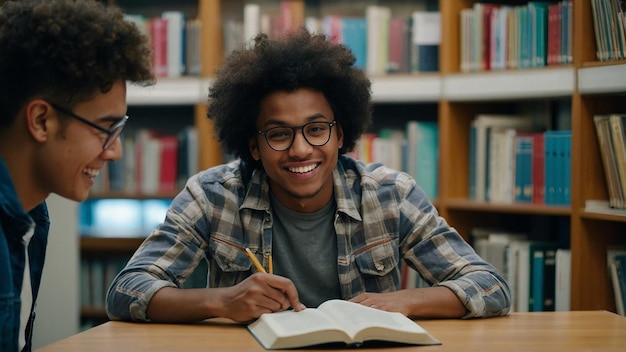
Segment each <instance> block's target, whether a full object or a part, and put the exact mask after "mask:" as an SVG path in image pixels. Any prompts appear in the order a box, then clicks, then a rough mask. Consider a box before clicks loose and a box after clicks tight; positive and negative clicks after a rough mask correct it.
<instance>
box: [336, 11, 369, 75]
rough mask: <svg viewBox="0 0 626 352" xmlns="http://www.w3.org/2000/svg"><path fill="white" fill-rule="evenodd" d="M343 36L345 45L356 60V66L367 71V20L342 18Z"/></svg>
mask: <svg viewBox="0 0 626 352" xmlns="http://www.w3.org/2000/svg"><path fill="white" fill-rule="evenodd" d="M341 35H342V39H343V44H344V45H346V46H347V47H348V48H350V50H351V51H352V54H353V55H354V57H355V58H356V62H355V63H354V65H355V66H356V67H358V68H360V69H362V70H365V67H366V66H365V65H366V58H367V24H366V21H365V18H360V17H342V18H341Z"/></svg>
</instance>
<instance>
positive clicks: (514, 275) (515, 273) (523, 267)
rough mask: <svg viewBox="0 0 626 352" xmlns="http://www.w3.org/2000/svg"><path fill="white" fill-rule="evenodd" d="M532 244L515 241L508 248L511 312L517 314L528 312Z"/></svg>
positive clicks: (508, 281)
mask: <svg viewBox="0 0 626 352" xmlns="http://www.w3.org/2000/svg"><path fill="white" fill-rule="evenodd" d="M529 245H530V242H529V241H527V240H514V241H512V242H511V243H510V244H509V247H508V248H507V268H508V270H507V276H506V281H507V283H508V284H509V290H510V291H511V310H512V311H516V312H527V311H528V299H529V295H528V291H529V280H530V267H529V262H528V255H529V249H528V247H529Z"/></svg>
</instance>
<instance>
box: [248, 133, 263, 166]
mask: <svg viewBox="0 0 626 352" xmlns="http://www.w3.org/2000/svg"><path fill="white" fill-rule="evenodd" d="M248 149H249V150H250V155H252V158H253V159H254V160H256V161H259V160H261V153H260V152H259V144H258V143H257V139H256V138H254V137H252V138H250V139H249V140H248Z"/></svg>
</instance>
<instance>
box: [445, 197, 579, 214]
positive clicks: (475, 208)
mask: <svg viewBox="0 0 626 352" xmlns="http://www.w3.org/2000/svg"><path fill="white" fill-rule="evenodd" d="M442 202H445V205H444V207H445V208H446V209H447V210H455V211H458V210H463V211H471V212H488V213H504V214H536V215H552V216H570V215H571V213H572V211H571V208H570V206H555V205H544V204H532V203H527V204H526V203H512V204H504V203H489V202H476V201H473V200H469V199H446V200H445V201H442Z"/></svg>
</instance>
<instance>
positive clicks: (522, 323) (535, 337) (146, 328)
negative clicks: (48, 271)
mask: <svg viewBox="0 0 626 352" xmlns="http://www.w3.org/2000/svg"><path fill="white" fill-rule="evenodd" d="M417 322H418V323H419V325H421V326H422V327H424V328H425V329H426V330H428V331H429V332H430V333H431V334H432V335H434V336H435V337H436V338H438V339H439V340H440V341H441V342H442V345H439V346H406V347H405V346H400V347H386V348H385V347H381V348H376V349H375V350H376V351H420V352H421V351H480V352H486V351H548V352H557V351H626V318H625V317H622V316H619V315H617V314H614V313H610V312H606V311H574V312H536V313H512V314H511V315H510V316H508V317H498V318H489V319H474V320H418V321H417ZM364 347H365V346H363V347H362V348H360V349H361V350H363V349H366V348H364ZM143 350H145V351H216V350H220V351H264V349H263V348H262V347H261V345H259V344H258V343H257V341H256V340H255V339H254V338H253V337H252V336H251V335H250V333H249V332H248V331H247V329H246V328H245V326H244V325H241V324H236V323H233V322H231V321H228V320H224V319H211V320H207V321H205V322H202V323H198V324H142V323H126V322H108V323H105V324H103V325H99V326H97V327H95V328H92V329H89V330H87V331H84V332H81V333H79V334H76V335H74V336H71V337H68V338H66V339H64V340H61V341H58V342H55V343H53V344H50V345H47V346H43V347H42V348H40V349H38V350H37V351H39V352H50V351H63V352H72V351H81V352H82V351H116V352H119V351H143ZM370 350H374V349H370ZM307 351H315V349H307ZM350 351H352V352H354V351H355V349H354V348H352V349H350Z"/></svg>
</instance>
